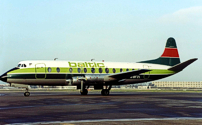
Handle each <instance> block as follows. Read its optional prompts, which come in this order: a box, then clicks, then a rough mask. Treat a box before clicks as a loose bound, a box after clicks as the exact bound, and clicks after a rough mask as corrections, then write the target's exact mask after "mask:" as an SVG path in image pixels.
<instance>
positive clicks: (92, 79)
mask: <svg viewBox="0 0 202 125" xmlns="http://www.w3.org/2000/svg"><path fill="white" fill-rule="evenodd" d="M85 78H86V79H85V80H86V81H85V83H103V82H104V76H103V75H100V74H92V75H85Z"/></svg>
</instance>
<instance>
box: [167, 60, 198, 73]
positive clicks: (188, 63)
mask: <svg viewBox="0 0 202 125" xmlns="http://www.w3.org/2000/svg"><path fill="white" fill-rule="evenodd" d="M196 60H197V58H193V59H190V60H187V61H185V62H183V63H180V64H177V65H175V66H173V67H171V68H169V69H168V70H172V71H181V70H183V69H184V68H186V67H187V66H188V65H190V64H191V63H193V62H194V61H196Z"/></svg>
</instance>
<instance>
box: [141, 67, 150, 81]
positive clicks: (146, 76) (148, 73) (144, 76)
mask: <svg viewBox="0 0 202 125" xmlns="http://www.w3.org/2000/svg"><path fill="white" fill-rule="evenodd" d="M143 69H149V66H148V65H143ZM143 74H144V75H143V78H144V79H148V78H149V77H150V72H146V73H143Z"/></svg>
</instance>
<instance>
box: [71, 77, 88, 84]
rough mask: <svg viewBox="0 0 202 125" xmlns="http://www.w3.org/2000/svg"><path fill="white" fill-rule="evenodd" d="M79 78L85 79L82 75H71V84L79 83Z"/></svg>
mask: <svg viewBox="0 0 202 125" xmlns="http://www.w3.org/2000/svg"><path fill="white" fill-rule="evenodd" d="M81 80H83V81H85V77H83V76H75V77H72V84H73V85H78V84H81Z"/></svg>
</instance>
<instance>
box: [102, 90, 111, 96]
mask: <svg viewBox="0 0 202 125" xmlns="http://www.w3.org/2000/svg"><path fill="white" fill-rule="evenodd" d="M101 94H102V95H105V96H106V95H109V90H108V89H103V90H102V91H101Z"/></svg>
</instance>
